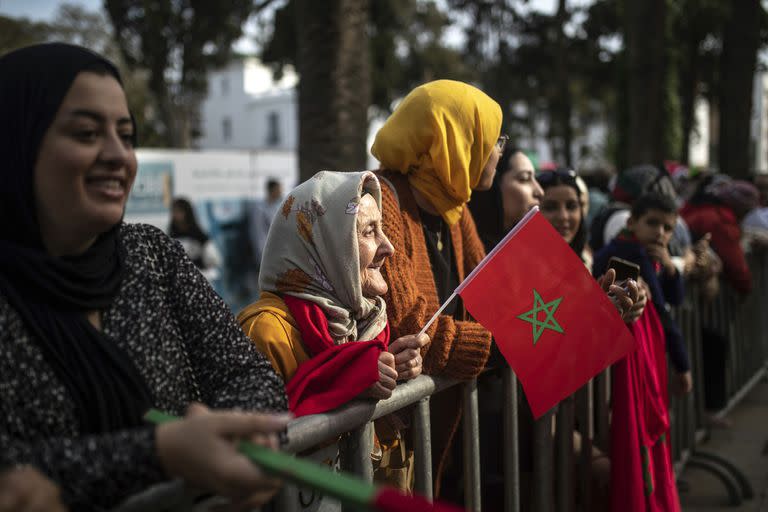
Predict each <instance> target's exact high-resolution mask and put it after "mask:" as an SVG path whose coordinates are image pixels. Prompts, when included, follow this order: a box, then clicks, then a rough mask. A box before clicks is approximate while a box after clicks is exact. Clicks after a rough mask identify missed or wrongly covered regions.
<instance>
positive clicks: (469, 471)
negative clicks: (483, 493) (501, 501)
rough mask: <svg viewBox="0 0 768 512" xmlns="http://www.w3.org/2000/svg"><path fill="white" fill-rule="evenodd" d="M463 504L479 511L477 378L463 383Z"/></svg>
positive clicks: (468, 508)
mask: <svg viewBox="0 0 768 512" xmlns="http://www.w3.org/2000/svg"><path fill="white" fill-rule="evenodd" d="M463 391H464V412H463V415H464V424H463V427H464V428H463V432H464V504H465V506H466V508H467V510H472V511H473V512H480V511H481V510H482V508H481V502H480V421H479V417H478V413H479V411H478V402H477V380H476V379H472V380H471V381H469V382H467V383H466V384H464V390H463Z"/></svg>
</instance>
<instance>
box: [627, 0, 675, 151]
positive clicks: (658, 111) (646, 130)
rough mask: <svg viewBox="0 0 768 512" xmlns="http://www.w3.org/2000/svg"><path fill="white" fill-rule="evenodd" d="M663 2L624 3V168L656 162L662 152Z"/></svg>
mask: <svg viewBox="0 0 768 512" xmlns="http://www.w3.org/2000/svg"><path fill="white" fill-rule="evenodd" d="M666 3H667V0H642V1H639V2H635V1H631V2H626V4H625V22H626V26H625V29H626V39H627V47H626V48H627V82H628V83H627V101H628V118H629V126H628V132H627V139H626V142H627V162H626V163H627V165H635V164H643V163H656V162H660V161H661V160H662V159H663V158H664V155H663V151H664V132H665V130H664V129H663V124H664V105H665V101H666V98H665V87H666V73H665V59H664V44H665V39H666V37H665V34H666V21H667V20H666V16H667V5H666Z"/></svg>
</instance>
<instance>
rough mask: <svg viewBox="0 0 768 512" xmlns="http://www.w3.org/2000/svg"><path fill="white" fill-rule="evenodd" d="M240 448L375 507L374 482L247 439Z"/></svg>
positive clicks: (268, 467) (152, 416) (319, 487)
mask: <svg viewBox="0 0 768 512" xmlns="http://www.w3.org/2000/svg"><path fill="white" fill-rule="evenodd" d="M144 419H146V420H147V421H149V422H151V423H155V424H161V423H167V422H169V421H176V420H179V419H181V418H179V417H177V416H172V415H170V414H166V413H164V412H162V411H158V410H156V409H151V410H150V411H149V412H147V414H145V415H144ZM237 449H238V450H239V451H240V453H242V454H243V455H245V456H246V457H248V458H249V459H250V460H251V461H252V462H253V463H255V464H257V465H258V466H259V467H260V468H262V469H263V470H264V471H265V472H266V473H269V474H270V475H273V476H277V477H280V478H283V479H285V480H288V481H289V482H292V483H294V484H299V485H302V486H304V487H309V488H310V489H313V490H315V491H318V492H320V493H322V494H324V495H326V496H329V497H331V498H335V499H337V500H339V501H341V502H343V503H344V504H347V505H351V506H354V507H357V508H360V509H364V510H371V509H372V508H373V506H374V500H375V499H376V494H377V492H378V489H377V488H376V486H374V485H373V484H369V483H367V482H364V481H363V480H361V479H359V478H356V477H353V476H349V475H345V474H342V473H336V472H334V471H331V470H330V469H328V468H326V467H325V466H322V465H320V464H316V463H313V462H309V461H307V460H304V459H298V458H296V457H293V456H291V455H288V454H285V453H281V452H277V451H274V450H270V449H269V448H265V447H263V446H259V445H257V444H253V443H249V442H247V441H240V442H239V443H238V445H237Z"/></svg>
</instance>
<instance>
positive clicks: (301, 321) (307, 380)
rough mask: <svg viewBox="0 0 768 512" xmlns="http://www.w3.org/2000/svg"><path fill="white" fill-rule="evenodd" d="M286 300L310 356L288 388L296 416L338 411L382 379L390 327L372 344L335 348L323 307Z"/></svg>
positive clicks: (306, 302) (306, 301)
mask: <svg viewBox="0 0 768 512" xmlns="http://www.w3.org/2000/svg"><path fill="white" fill-rule="evenodd" d="M283 300H284V301H285V304H286V305H287V306H288V309H289V310H290V312H291V316H293V318H294V319H295V320H296V323H297V325H298V327H299V331H300V332H301V341H302V343H303V344H304V347H305V348H306V349H307V351H308V352H309V354H310V357H311V359H309V360H307V361H304V362H303V363H301V364H299V367H298V369H297V370H296V373H295V374H294V376H293V377H292V378H291V380H290V381H289V382H288V384H286V386H285V390H286V393H287V394H288V408H289V409H290V410H291V412H293V414H294V415H296V417H299V416H306V415H308V414H318V413H321V412H326V411H330V410H331V409H335V408H336V407H339V406H340V405H342V404H345V403H347V402H349V401H350V400H352V399H353V398H356V397H357V396H358V395H360V393H362V392H363V391H365V390H366V389H368V388H369V387H370V386H371V385H373V384H374V383H375V382H377V381H378V380H379V354H381V353H382V352H383V351H385V350H387V346H388V345H389V324H387V325H386V326H385V327H384V330H382V331H381V333H380V334H379V335H378V336H377V337H376V338H374V339H372V340H370V341H354V342H349V343H343V344H341V345H336V344H335V343H334V341H333V338H332V337H331V335H330V332H329V331H328V320H327V319H326V317H325V313H324V312H323V310H322V309H320V306H318V305H317V304H315V303H314V302H310V301H308V300H304V299H299V298H298V297H293V296H291V295H284V296H283Z"/></svg>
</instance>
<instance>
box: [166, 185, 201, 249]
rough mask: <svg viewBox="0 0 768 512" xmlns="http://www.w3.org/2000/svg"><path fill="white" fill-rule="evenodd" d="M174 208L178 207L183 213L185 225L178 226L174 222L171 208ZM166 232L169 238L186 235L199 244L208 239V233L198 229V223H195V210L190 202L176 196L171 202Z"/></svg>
mask: <svg viewBox="0 0 768 512" xmlns="http://www.w3.org/2000/svg"><path fill="white" fill-rule="evenodd" d="M176 208H178V209H180V210H181V212H182V213H183V214H184V221H185V226H178V225H177V224H176V222H175V220H174V218H173V210H174V209H176ZM168 234H169V235H170V236H171V238H178V237H182V236H188V237H190V238H194V239H195V240H198V241H199V242H200V243H201V244H204V243H205V242H207V241H208V235H206V234H205V233H204V232H203V230H202V229H200V225H199V224H198V223H197V217H195V210H194V209H193V208H192V203H190V202H189V200H188V199H185V198H183V197H177V198H176V199H174V200H173V203H172V204H171V225H170V227H169V228H168Z"/></svg>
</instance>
